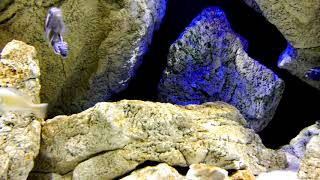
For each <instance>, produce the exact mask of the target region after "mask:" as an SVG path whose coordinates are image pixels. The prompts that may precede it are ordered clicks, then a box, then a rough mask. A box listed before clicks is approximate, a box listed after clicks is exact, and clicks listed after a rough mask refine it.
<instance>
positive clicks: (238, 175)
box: [229, 170, 256, 180]
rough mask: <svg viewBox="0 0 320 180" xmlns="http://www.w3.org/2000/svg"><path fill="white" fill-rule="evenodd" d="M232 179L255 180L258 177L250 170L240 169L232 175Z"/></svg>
mask: <svg viewBox="0 0 320 180" xmlns="http://www.w3.org/2000/svg"><path fill="white" fill-rule="evenodd" d="M229 178H230V180H255V179H256V177H255V176H254V175H253V174H252V172H251V171H249V170H238V171H237V172H235V173H234V174H232V175H231V176H230V177H229Z"/></svg>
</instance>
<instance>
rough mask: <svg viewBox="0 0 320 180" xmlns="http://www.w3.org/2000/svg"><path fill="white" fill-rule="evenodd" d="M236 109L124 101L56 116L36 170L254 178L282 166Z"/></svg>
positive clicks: (84, 175) (82, 175)
mask: <svg viewBox="0 0 320 180" xmlns="http://www.w3.org/2000/svg"><path fill="white" fill-rule="evenodd" d="M244 124H245V120H244V119H243V117H242V116H241V114H240V113H239V111H238V110H237V109H235V108H234V107H232V106H230V105H227V104H225V103H222V102H217V103H207V104H203V105H190V106H185V107H183V106H176V105H171V104H164V103H152V102H143V101H128V100H123V101H119V102H116V103H98V104H96V105H95V106H94V107H93V108H90V109H88V110H86V111H84V112H82V113H79V114H74V115H71V116H57V117H55V118H53V119H49V120H47V121H46V122H45V123H44V124H43V127H42V140H41V150H40V153H39V156H38V160H37V163H36V167H35V170H36V171H37V172H55V173H59V174H64V173H67V172H69V171H72V170H73V178H74V179H89V178H93V179H111V178H115V177H118V176H120V175H123V174H125V173H127V172H129V171H131V170H133V169H135V167H136V166H137V165H139V164H141V163H143V162H145V161H147V160H150V161H157V162H165V163H167V164H169V165H177V166H184V167H186V166H189V165H191V164H193V163H201V162H202V163H206V164H209V165H210V164H211V165H215V166H219V167H222V168H225V169H242V168H245V167H248V168H249V169H250V170H252V171H253V172H254V173H259V172H262V171H267V170H269V169H270V168H271V169H273V168H276V169H277V168H282V167H284V166H285V165H286V161H285V156H284V154H282V153H279V152H276V151H274V150H270V149H267V148H265V147H264V146H263V144H262V143H261V140H260V138H259V137H258V136H257V135H256V134H255V133H254V131H253V130H251V129H247V128H244V127H243V125H244Z"/></svg>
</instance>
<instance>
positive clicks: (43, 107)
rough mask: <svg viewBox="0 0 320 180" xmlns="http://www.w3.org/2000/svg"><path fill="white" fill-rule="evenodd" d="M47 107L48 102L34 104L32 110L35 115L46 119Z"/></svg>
mask: <svg viewBox="0 0 320 180" xmlns="http://www.w3.org/2000/svg"><path fill="white" fill-rule="evenodd" d="M47 108H48V104H47V103H43V104H34V105H33V107H32V110H33V111H32V112H33V113H34V114H35V116H36V117H37V118H42V119H44V118H45V117H46V113H47Z"/></svg>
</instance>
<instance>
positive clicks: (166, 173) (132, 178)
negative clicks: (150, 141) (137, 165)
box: [121, 163, 185, 180]
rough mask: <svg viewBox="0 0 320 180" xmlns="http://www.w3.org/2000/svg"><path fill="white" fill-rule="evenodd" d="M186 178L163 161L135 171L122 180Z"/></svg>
mask: <svg viewBox="0 0 320 180" xmlns="http://www.w3.org/2000/svg"><path fill="white" fill-rule="evenodd" d="M184 179H185V178H184V177H183V176H182V175H180V174H179V173H178V171H177V170H175V169H174V168H172V167H170V166H169V165H168V164H165V163H161V164H159V165H157V166H154V167H150V166H149V167H146V168H143V169H141V170H138V171H134V172H133V173H131V174H130V175H129V176H126V177H124V178H122V179H121V180H184Z"/></svg>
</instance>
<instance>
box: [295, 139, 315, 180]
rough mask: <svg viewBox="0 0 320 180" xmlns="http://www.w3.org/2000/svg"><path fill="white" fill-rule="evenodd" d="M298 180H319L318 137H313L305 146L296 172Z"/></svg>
mask: <svg viewBox="0 0 320 180" xmlns="http://www.w3.org/2000/svg"><path fill="white" fill-rule="evenodd" d="M298 177H299V179H319V177H320V135H319V134H318V135H315V136H313V137H312V138H311V139H310V141H309V143H308V144H307V147H306V151H305V155H304V157H303V159H302V161H301V164H300V169H299V172H298Z"/></svg>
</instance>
